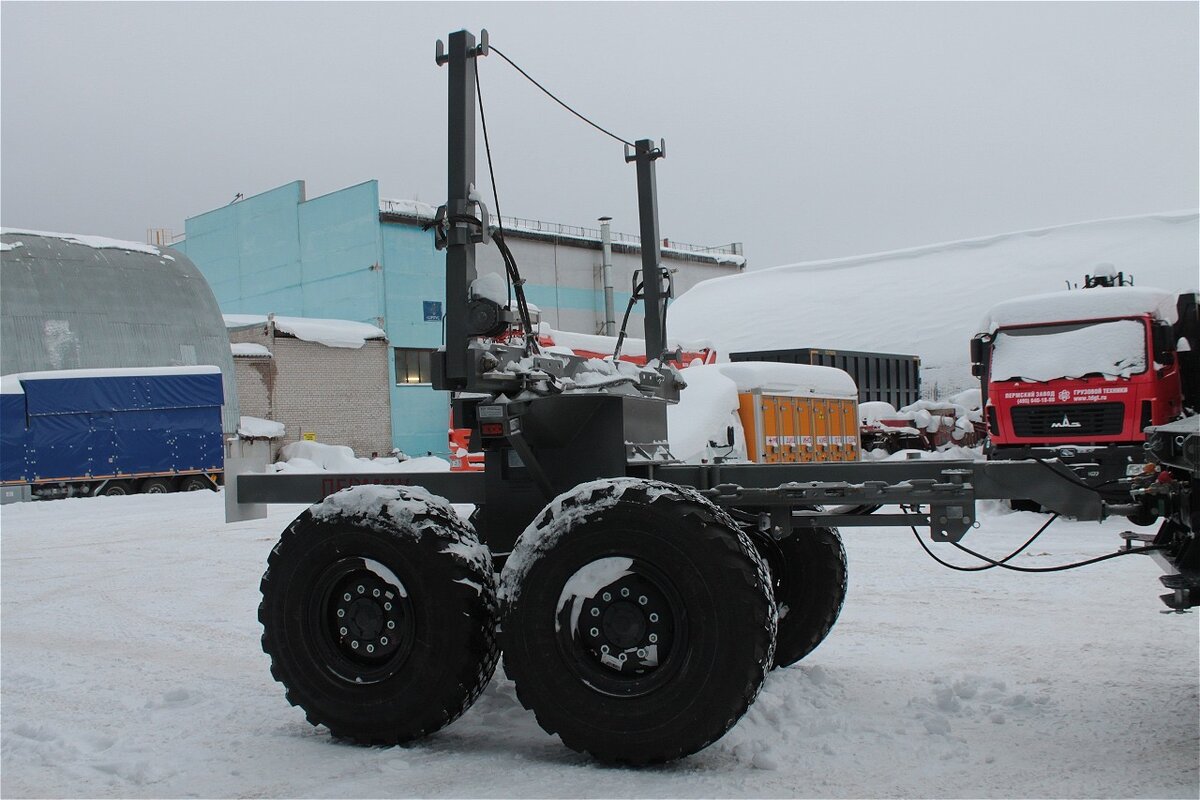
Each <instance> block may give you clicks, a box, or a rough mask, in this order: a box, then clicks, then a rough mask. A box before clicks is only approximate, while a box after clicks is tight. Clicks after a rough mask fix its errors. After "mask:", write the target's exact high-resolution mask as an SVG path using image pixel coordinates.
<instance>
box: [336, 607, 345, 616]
mask: <svg viewBox="0 0 1200 800" xmlns="http://www.w3.org/2000/svg"><path fill="white" fill-rule="evenodd" d="M338 616H339V617H344V616H346V609H344V608H339V609H338Z"/></svg>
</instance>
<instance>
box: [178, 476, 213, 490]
mask: <svg viewBox="0 0 1200 800" xmlns="http://www.w3.org/2000/svg"><path fill="white" fill-rule="evenodd" d="M212 488H213V483H212V481H210V480H209V479H208V478H206V477H204V476H203V475H185V476H184V477H183V479H182V480H180V481H179V491H181V492H199V491H201V490H203V489H209V490H211V489H212Z"/></svg>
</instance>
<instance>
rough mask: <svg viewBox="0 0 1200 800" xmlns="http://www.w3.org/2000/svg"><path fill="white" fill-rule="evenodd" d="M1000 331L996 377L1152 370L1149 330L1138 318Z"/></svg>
mask: <svg viewBox="0 0 1200 800" xmlns="http://www.w3.org/2000/svg"><path fill="white" fill-rule="evenodd" d="M1020 333H1021V331H1020V330H1019V329H1018V330H1013V331H1003V330H1002V331H1000V332H999V333H997V334H996V338H995V341H994V342H993V343H992V366H991V378H992V380H994V381H1004V380H1026V381H1052V380H1055V379H1057V378H1082V377H1083V376H1084V375H1091V374H1099V375H1103V376H1104V377H1106V378H1128V377H1129V376H1130V375H1135V374H1137V373H1139V372H1145V370H1146V329H1145V327H1144V326H1143V325H1142V323H1141V322H1138V321H1135V320H1128V319H1125V320H1117V321H1115V322H1101V323H1097V324H1095V325H1088V326H1086V327H1083V328H1074V329H1067V330H1062V331H1054V332H1039V333H1037V334H1026V335H1017V334H1020Z"/></svg>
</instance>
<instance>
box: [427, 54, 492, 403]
mask: <svg viewBox="0 0 1200 800" xmlns="http://www.w3.org/2000/svg"><path fill="white" fill-rule="evenodd" d="M476 55H477V49H476V47H475V36H474V34H471V33H469V32H467V31H456V32H455V33H452V34H450V42H449V52H448V53H447V59H446V60H447V62H448V65H449V83H450V93H449V94H450V107H449V115H448V124H447V147H446V160H447V175H448V176H449V181H448V185H447V190H446V198H447V199H446V219H447V223H448V224H447V237H446V362H445V364H446V367H445V376H444V378H445V384H446V385H444V386H437V387H435V388H437V389H461V388H463V387H465V386H466V384H467V376H468V370H469V368H470V364H469V363H468V353H467V345H468V343H469V341H470V336H469V334H468V328H467V319H468V315H467V299H468V298H467V292H468V290H469V289H470V287H471V283H472V281H474V280H475V278H476V277H477V273H476V271H475V243H474V242H473V241H472V239H471V227H470V225H469V224H468V223H466V222H464V221H462V220H463V218H464V217H467V216H469V215H470V213H471V202H470V197H469V196H470V192H471V188H472V187H473V186H474V184H475V56H476ZM484 224H485V225H486V224H487V221H486V220H485V221H484Z"/></svg>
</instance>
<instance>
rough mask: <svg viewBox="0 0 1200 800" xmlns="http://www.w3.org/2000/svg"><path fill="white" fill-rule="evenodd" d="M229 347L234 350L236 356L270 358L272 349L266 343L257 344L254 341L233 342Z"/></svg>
mask: <svg viewBox="0 0 1200 800" xmlns="http://www.w3.org/2000/svg"><path fill="white" fill-rule="evenodd" d="M229 349H230V350H232V351H233V354H234V355H235V356H241V357H243V358H270V357H271V351H270V350H268V349H267V347H266V345H262V344H255V343H254V342H232V343H230V345H229Z"/></svg>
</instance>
